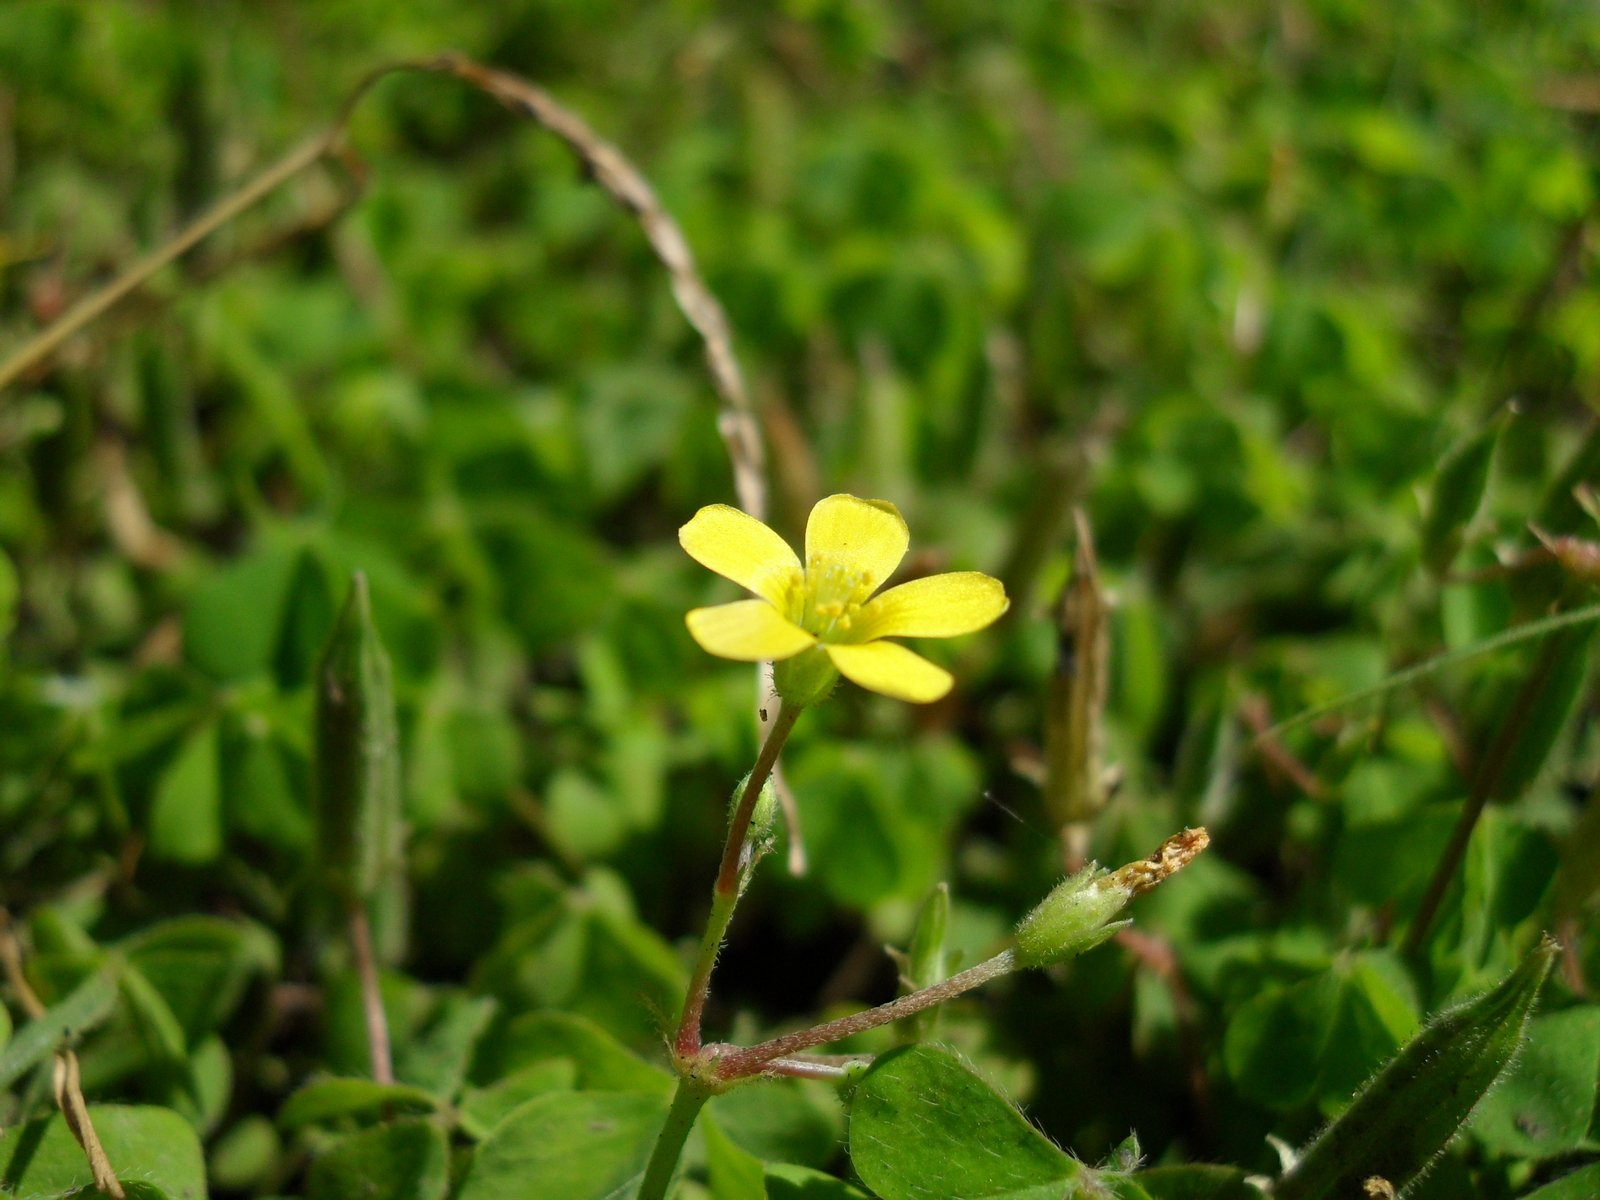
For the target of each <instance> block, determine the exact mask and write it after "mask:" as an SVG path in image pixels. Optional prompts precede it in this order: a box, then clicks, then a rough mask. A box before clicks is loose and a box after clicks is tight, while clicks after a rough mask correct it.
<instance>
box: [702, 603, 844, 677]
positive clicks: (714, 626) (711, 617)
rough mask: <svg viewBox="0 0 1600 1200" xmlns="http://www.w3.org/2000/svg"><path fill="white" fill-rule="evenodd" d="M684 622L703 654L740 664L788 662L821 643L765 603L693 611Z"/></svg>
mask: <svg viewBox="0 0 1600 1200" xmlns="http://www.w3.org/2000/svg"><path fill="white" fill-rule="evenodd" d="M684 622H685V623H686V624H687V625H688V626H689V633H690V635H691V636H693V638H694V640H695V641H697V642H699V643H700V648H701V649H702V650H705V651H707V652H708V653H711V654H715V655H717V656H718V657H719V658H736V659H738V660H739V661H740V662H762V661H764V660H766V659H769V658H788V657H789V656H790V655H791V654H799V653H800V651H802V650H804V649H805V648H806V647H807V646H810V645H813V644H814V643H815V642H816V640H817V639H816V638H814V637H812V636H811V635H810V634H809V633H807V632H806V631H805V630H804V629H801V628H800V626H798V625H796V624H794V623H793V622H791V621H789V620H788V619H787V618H785V617H784V615H783V614H782V613H780V612H779V611H778V610H777V609H775V608H773V607H772V605H770V604H768V603H767V602H766V601H765V600H735V601H734V602H733V603H732V604H718V605H715V606H713V607H711V608H695V609H690V610H689V613H688V614H687V615H686V616H685V617H684Z"/></svg>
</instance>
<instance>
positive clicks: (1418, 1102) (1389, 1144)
mask: <svg viewBox="0 0 1600 1200" xmlns="http://www.w3.org/2000/svg"><path fill="white" fill-rule="evenodd" d="M1557 949H1558V947H1557V945H1556V943H1555V942H1554V941H1553V940H1552V939H1550V938H1545V939H1544V941H1543V942H1541V943H1540V944H1539V946H1538V947H1537V948H1536V949H1535V950H1534V951H1533V953H1532V954H1530V955H1528V957H1527V958H1526V959H1524V960H1523V962H1522V965H1521V966H1519V967H1518V968H1517V969H1516V970H1515V971H1513V972H1512V973H1511V974H1510V975H1509V976H1507V977H1506V978H1505V979H1504V980H1503V981H1502V982H1501V983H1500V984H1498V985H1497V986H1496V987H1494V988H1491V989H1490V990H1489V991H1487V992H1485V993H1484V994H1483V995H1481V996H1479V997H1477V998H1476V999H1474V1000H1469V1001H1467V1002H1466V1003H1465V1004H1460V1005H1457V1006H1456V1007H1455V1008H1451V1009H1447V1010H1445V1011H1444V1012H1442V1013H1440V1014H1439V1015H1438V1016H1436V1017H1434V1018H1433V1020H1431V1021H1429V1022H1428V1024H1427V1025H1426V1026H1425V1027H1424V1028H1423V1030H1422V1032H1421V1033H1419V1034H1417V1036H1416V1037H1415V1038H1413V1039H1412V1040H1411V1042H1410V1043H1409V1044H1408V1045H1407V1046H1406V1047H1405V1049H1403V1050H1401V1051H1400V1053H1399V1054H1397V1055H1396V1056H1395V1057H1394V1058H1392V1059H1391V1060H1390V1061H1389V1063H1388V1065H1387V1066H1385V1067H1384V1068H1383V1070H1381V1071H1379V1072H1378V1074H1377V1075H1375V1076H1374V1077H1373V1078H1372V1080H1371V1081H1370V1082H1369V1083H1368V1084H1367V1085H1366V1086H1365V1087H1364V1088H1362V1089H1361V1091H1360V1092H1359V1093H1358V1094H1357V1096H1356V1098H1355V1101H1354V1103H1352V1104H1351V1105H1350V1107H1349V1108H1348V1109H1347V1110H1345V1113H1344V1115H1343V1116H1341V1117H1339V1118H1338V1119H1337V1120H1335V1121H1334V1122H1333V1124H1331V1125H1329V1126H1328V1127H1327V1128H1326V1129H1325V1130H1323V1131H1322V1133H1321V1135H1320V1136H1318V1138H1317V1140H1316V1141H1314V1142H1312V1143H1311V1145H1310V1146H1309V1147H1307V1148H1306V1151H1305V1153H1304V1154H1302V1155H1301V1157H1300V1160H1299V1162H1297V1163H1296V1164H1295V1165H1294V1167H1293V1168H1291V1169H1290V1170H1289V1172H1288V1173H1287V1174H1286V1175H1284V1177H1283V1178H1282V1179H1281V1180H1280V1181H1279V1182H1278V1186H1277V1187H1276V1188H1275V1189H1274V1191H1273V1195H1274V1196H1275V1197H1276V1200H1324V1198H1326V1200H1342V1198H1343V1197H1345V1196H1359V1195H1361V1194H1362V1191H1361V1189H1362V1186H1363V1183H1364V1181H1365V1180H1367V1179H1369V1178H1371V1177H1373V1176H1379V1177H1381V1178H1383V1179H1386V1180H1388V1181H1389V1182H1390V1183H1392V1184H1393V1185H1394V1186H1395V1188H1396V1189H1398V1190H1404V1188H1405V1186H1406V1184H1408V1183H1409V1182H1410V1181H1411V1180H1412V1179H1414V1178H1416V1177H1417V1176H1418V1175H1420V1174H1421V1173H1422V1172H1423V1170H1424V1169H1425V1168H1426V1167H1427V1166H1428V1164H1429V1163H1430V1162H1432V1161H1433V1159H1434V1157H1435V1156H1436V1155H1437V1154H1438V1153H1439V1152H1440V1151H1441V1150H1443V1149H1444V1148H1445V1146H1447V1145H1448V1144H1449V1142H1450V1139H1451V1138H1453V1137H1454V1136H1455V1135H1456V1131H1457V1130H1459V1129H1460V1128H1461V1124H1462V1122H1464V1121H1465V1120H1466V1119H1467V1116H1468V1115H1469V1114H1470V1113H1471V1112H1472V1110H1473V1108H1474V1106H1476V1105H1477V1103H1478V1101H1479V1100H1481V1099H1483V1096H1484V1094H1485V1093H1486V1092H1487V1091H1488V1090H1489V1088H1490V1087H1491V1086H1492V1085H1493V1084H1494V1082H1495V1080H1496V1079H1498V1078H1499V1077H1500V1074H1501V1073H1502V1072H1503V1071H1504V1070H1505V1069H1506V1068H1507V1067H1508V1066H1510V1064H1511V1060H1512V1059H1513V1058H1514V1057H1516V1053H1517V1050H1518V1049H1519V1048H1520V1047H1521V1045H1522V1040H1523V1036H1524V1033H1525V1031H1526V1028H1527V1024H1528V1016H1529V1014H1530V1013H1531V1012H1532V1011H1533V1005H1534V1001H1535V1000H1536V999H1537V998H1538V996H1539V989H1540V988H1541V987H1542V986H1543V985H1544V981H1545V976H1546V975H1548V974H1549V973H1550V965H1551V964H1552V963H1553V962H1554V961H1555V957H1556V951H1557Z"/></svg>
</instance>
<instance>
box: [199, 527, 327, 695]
mask: <svg viewBox="0 0 1600 1200" xmlns="http://www.w3.org/2000/svg"><path fill="white" fill-rule="evenodd" d="M299 559H300V549H299V547H298V546H293V545H290V544H287V543H286V542H278V543H272V544H268V545H266V546H264V547H262V548H261V549H259V550H256V551H255V552H254V553H252V554H250V555H249V556H248V557H246V558H243V559H240V560H239V561H237V562H234V563H231V564H229V565H228V566H225V567H224V568H223V569H222V570H220V571H217V572H215V573H214V574H211V575H209V576H208V577H207V578H206V579H205V580H204V581H203V582H202V583H201V584H200V585H199V586H198V587H197V588H196V589H195V591H194V592H193V594H192V595H191V596H190V598H189V608H188V611H187V612H186V613H185V614H184V620H183V645H184V649H185V651H186V652H187V653H188V656H189V658H190V660H191V661H192V662H193V663H194V664H195V665H196V666H198V667H199V668H200V669H201V670H202V671H205V672H207V673H208V674H210V675H213V676H215V677H216V678H218V679H222V680H234V679H244V678H247V677H249V676H251V675H255V674H258V673H260V672H263V671H265V670H266V669H267V668H268V666H270V665H271V663H272V657H273V654H274V652H275V651H276V649H277V645H278V631H279V629H280V628H281V626H282V624H283V608H284V604H285V601H286V598H287V596H288V594H289V582H290V580H291V579H292V578H293V577H294V571H295V566H296V564H297V563H298V562H299Z"/></svg>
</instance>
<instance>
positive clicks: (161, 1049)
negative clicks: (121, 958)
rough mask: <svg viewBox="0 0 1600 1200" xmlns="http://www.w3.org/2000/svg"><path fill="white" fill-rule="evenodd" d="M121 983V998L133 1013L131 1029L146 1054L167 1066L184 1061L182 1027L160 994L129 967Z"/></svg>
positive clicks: (136, 969)
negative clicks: (142, 1045)
mask: <svg viewBox="0 0 1600 1200" xmlns="http://www.w3.org/2000/svg"><path fill="white" fill-rule="evenodd" d="M120 982H121V985H122V996H123V999H125V1000H126V1001H127V1002H128V1011H129V1012H130V1013H132V1014H133V1021H134V1029H135V1031H136V1032H137V1034H138V1035H139V1040H140V1041H141V1042H143V1043H144V1047H145V1050H146V1052H147V1053H148V1054H149V1055H150V1057H151V1058H153V1059H155V1060H156V1061H157V1062H163V1063H167V1064H169V1065H170V1064H174V1063H181V1062H184V1061H185V1059H186V1057H187V1054H188V1045H187V1043H186V1041H185V1039H184V1036H183V1026H181V1025H179V1024H178V1018H177V1017H175V1016H173V1015H172V1009H171V1008H169V1007H168V1006H167V1002H166V1001H165V1000H164V999H162V996H161V993H160V992H158V991H156V989H155V988H154V987H152V986H151V984H150V981H149V980H148V979H146V978H145V977H144V975H143V974H142V973H141V972H140V971H139V969H138V968H137V967H135V966H133V965H132V964H129V966H128V967H127V968H126V969H125V970H124V971H123V972H122V978H121V981H120Z"/></svg>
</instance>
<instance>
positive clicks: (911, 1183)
mask: <svg viewBox="0 0 1600 1200" xmlns="http://www.w3.org/2000/svg"><path fill="white" fill-rule="evenodd" d="M850 1162H851V1164H852V1165H853V1166H854V1167H855V1169H856V1171H857V1172H858V1173H859V1174H860V1176H861V1178H862V1181H863V1182H865V1183H866V1185H867V1186H868V1187H870V1188H871V1189H872V1190H873V1191H874V1192H875V1193H876V1194H877V1195H879V1196H882V1197H883V1198H884V1200H923V1198H927V1200H932V1198H933V1197H943V1198H945V1200H977V1198H978V1197H996V1198H999V1197H1005V1198H1007V1200H1042V1197H1045V1196H1062V1195H1071V1194H1077V1192H1078V1188H1077V1187H1076V1184H1077V1182H1078V1181H1080V1180H1081V1179H1082V1178H1083V1176H1084V1168H1083V1166H1082V1164H1081V1163H1079V1162H1077V1161H1075V1160H1074V1159H1072V1158H1071V1157H1070V1156H1068V1155H1067V1154H1065V1153H1064V1152H1063V1151H1061V1150H1060V1149H1059V1148H1058V1147H1056V1146H1054V1145H1052V1144H1051V1143H1050V1141H1049V1139H1047V1138H1046V1137H1044V1135H1042V1134H1041V1133H1040V1132H1039V1131H1038V1130H1037V1129H1035V1128H1033V1126H1031V1125H1030V1124H1028V1121H1027V1118H1025V1117H1024V1116H1023V1115H1022V1114H1021V1113H1019V1112H1018V1111H1017V1110H1016V1109H1015V1108H1013V1107H1012V1106H1011V1104H1010V1103H1009V1102H1008V1101H1007V1100H1006V1099H1005V1098H1004V1097H1002V1096H1000V1095H999V1094H998V1093H996V1092H995V1091H994V1089H993V1088H991V1087H990V1086H989V1085H988V1084H986V1083H985V1082H984V1081H983V1080H982V1079H981V1078H979V1077H978V1076H977V1075H976V1074H974V1073H973V1072H972V1070H971V1068H969V1067H967V1066H966V1065H965V1064H963V1063H962V1062H961V1061H960V1059H958V1058H956V1057H955V1056H954V1055H952V1054H950V1053H949V1052H948V1051H943V1050H937V1049H933V1048H929V1047H922V1046H909V1047H907V1048H906V1049H904V1050H896V1051H894V1052H893V1053H891V1054H886V1055H884V1056H883V1057H882V1058H881V1059H879V1060H878V1061H877V1062H876V1063H874V1064H873V1067H872V1069H871V1070H870V1071H868V1072H867V1074H866V1076H865V1077H864V1078H863V1079H862V1081H861V1083H860V1084H859V1085H857V1087H856V1089H855V1091H854V1093H853V1094H852V1095H851V1098H850Z"/></svg>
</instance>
